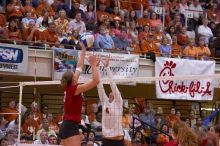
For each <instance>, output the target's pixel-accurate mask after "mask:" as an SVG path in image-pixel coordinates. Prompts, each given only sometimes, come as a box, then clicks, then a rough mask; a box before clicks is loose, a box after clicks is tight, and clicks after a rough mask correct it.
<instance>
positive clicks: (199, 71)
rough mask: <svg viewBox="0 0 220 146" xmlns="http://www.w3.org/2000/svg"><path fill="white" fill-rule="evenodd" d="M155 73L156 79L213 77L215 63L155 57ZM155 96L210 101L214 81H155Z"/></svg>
mask: <svg viewBox="0 0 220 146" xmlns="http://www.w3.org/2000/svg"><path fill="white" fill-rule="evenodd" d="M155 72H156V76H157V77H165V76H168V77H169V76H192V75H213V74H214V73H215V62H214V61H207V60H205V61H202V60H189V59H176V58H164V57H157V58H156V64H155ZM156 94H157V98H160V99H176V100H212V99H213V95H214V81H213V79H211V78H210V79H209V78H201V79H193V80H192V79H188V80H187V79H184V80H171V79H170V80H169V79H163V80H158V81H156Z"/></svg>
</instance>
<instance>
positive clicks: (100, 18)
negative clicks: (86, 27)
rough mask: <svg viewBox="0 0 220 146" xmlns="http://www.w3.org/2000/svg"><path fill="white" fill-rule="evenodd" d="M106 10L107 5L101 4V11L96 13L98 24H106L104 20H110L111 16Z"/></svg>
mask: <svg viewBox="0 0 220 146" xmlns="http://www.w3.org/2000/svg"><path fill="white" fill-rule="evenodd" d="M105 10H106V4H105V3H100V4H99V10H98V11H97V12H96V17H97V19H98V22H100V23H102V22H104V19H103V18H106V17H107V18H110V14H109V13H108V12H106V11H105Z"/></svg>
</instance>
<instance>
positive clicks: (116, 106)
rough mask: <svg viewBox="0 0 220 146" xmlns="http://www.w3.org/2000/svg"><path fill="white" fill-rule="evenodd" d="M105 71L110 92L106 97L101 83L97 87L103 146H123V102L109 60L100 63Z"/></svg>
mask: <svg viewBox="0 0 220 146" xmlns="http://www.w3.org/2000/svg"><path fill="white" fill-rule="evenodd" d="M102 63H103V65H104V66H105V69H106V71H107V76H108V78H109V82H110V87H111V90H112V92H111V93H110V94H109V97H108V96H107V95H106V93H105V90H104V87H103V83H102V82H100V83H99V84H98V86H97V88H98V94H99V98H100V101H101V103H102V135H103V146H119V145H120V146H124V140H123V138H124V136H123V135H124V133H123V128H122V122H121V121H122V113H123V100H122V97H121V93H120V91H119V90H118V87H117V85H116V83H115V82H114V81H113V75H112V73H111V71H110V68H109V58H107V59H105V61H102Z"/></svg>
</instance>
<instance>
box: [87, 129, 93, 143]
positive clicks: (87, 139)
mask: <svg viewBox="0 0 220 146" xmlns="http://www.w3.org/2000/svg"><path fill="white" fill-rule="evenodd" d="M90 133H92V134H93V135H94V141H95V132H94V131H89V132H88V134H87V141H89V134H90Z"/></svg>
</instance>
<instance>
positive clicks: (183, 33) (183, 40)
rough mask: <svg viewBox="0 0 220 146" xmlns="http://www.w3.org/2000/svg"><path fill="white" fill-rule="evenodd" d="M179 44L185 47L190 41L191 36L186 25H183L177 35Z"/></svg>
mask: <svg viewBox="0 0 220 146" xmlns="http://www.w3.org/2000/svg"><path fill="white" fill-rule="evenodd" d="M177 41H178V44H179V45H181V46H183V47H185V46H186V45H187V43H188V42H189V36H188V35H187V33H186V27H182V29H181V32H180V34H179V35H178V37H177Z"/></svg>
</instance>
